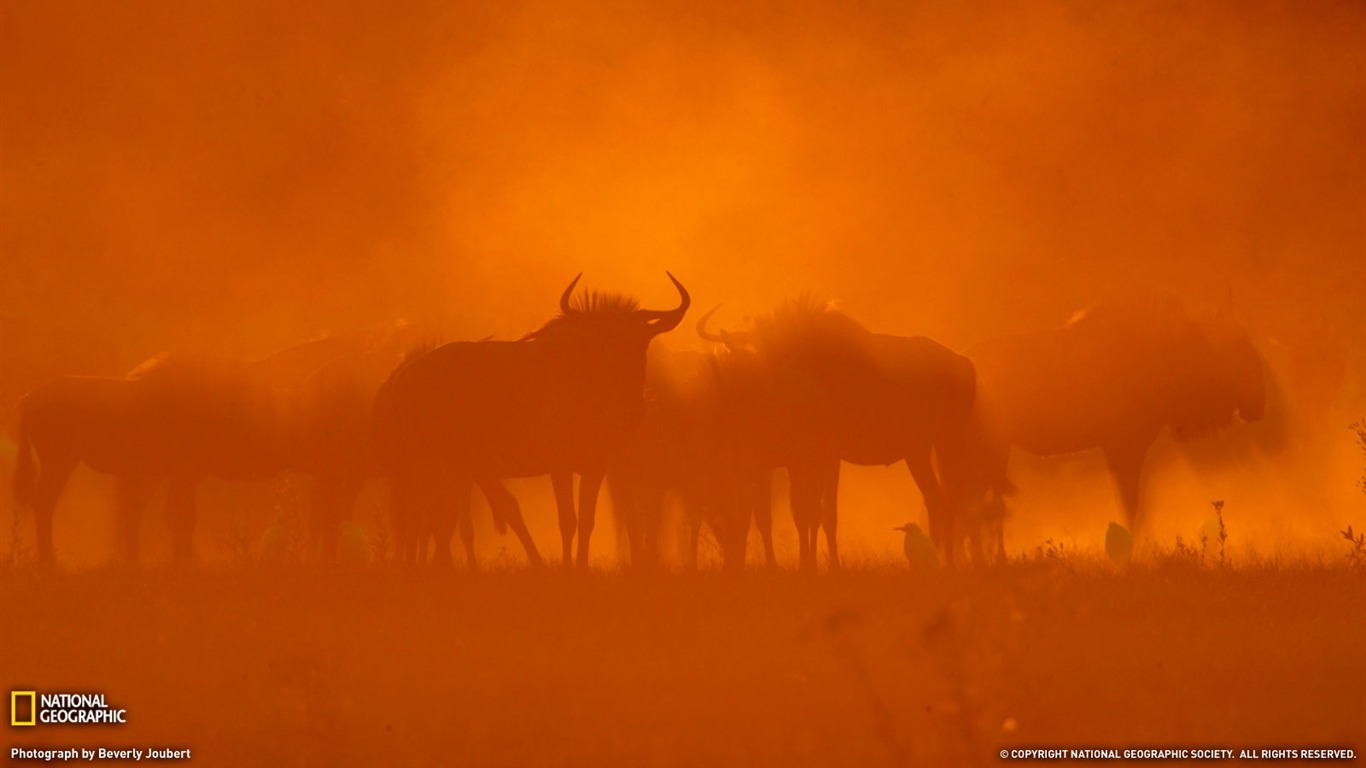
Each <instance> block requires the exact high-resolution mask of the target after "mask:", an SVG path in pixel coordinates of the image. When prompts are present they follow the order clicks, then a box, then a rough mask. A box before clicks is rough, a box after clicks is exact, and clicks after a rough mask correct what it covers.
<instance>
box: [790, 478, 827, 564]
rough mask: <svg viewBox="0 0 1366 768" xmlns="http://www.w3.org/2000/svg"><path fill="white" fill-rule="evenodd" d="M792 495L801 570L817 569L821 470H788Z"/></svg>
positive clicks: (793, 518) (793, 519)
mask: <svg viewBox="0 0 1366 768" xmlns="http://www.w3.org/2000/svg"><path fill="white" fill-rule="evenodd" d="M787 474H788V478H789V481H790V484H791V488H792V492H791V496H792V521H793V522H794V523H796V524H797V538H798V540H799V543H800V546H799V550H800V555H801V557H800V563H801V569H802V570H804V571H814V570H816V536H817V535H818V534H819V533H820V527H821V514H822V512H821V491H822V488H821V485H822V483H823V480H824V468H822V467H820V466H819V465H817V466H804V467H789V468H788V472H787Z"/></svg>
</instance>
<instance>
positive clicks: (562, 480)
mask: <svg viewBox="0 0 1366 768" xmlns="http://www.w3.org/2000/svg"><path fill="white" fill-rule="evenodd" d="M550 489H551V490H552V491H554V492H555V509H556V510H557V511H558V512H559V514H560V544H561V545H562V550H561V554H560V558H561V559H560V563H561V564H562V565H564V566H565V567H566V568H567V567H569V564H570V563H572V562H573V559H572V558H573V555H574V528H575V526H576V525H577V522H576V518H575V515H574V474H573V473H572V472H551V473H550Z"/></svg>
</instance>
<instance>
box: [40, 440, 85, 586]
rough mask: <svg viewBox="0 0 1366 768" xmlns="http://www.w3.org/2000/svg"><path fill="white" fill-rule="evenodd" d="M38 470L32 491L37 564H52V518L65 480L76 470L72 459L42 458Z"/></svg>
mask: <svg viewBox="0 0 1366 768" xmlns="http://www.w3.org/2000/svg"><path fill="white" fill-rule="evenodd" d="M41 461H42V465H41V466H40V467H39V470H38V484H37V487H35V488H34V490H33V497H32V498H33V523H34V531H35V532H36V533H37V536H38V562H40V563H48V564H50V563H52V562H54V561H55V560H56V552H55V550H53V548H52V516H53V514H54V512H55V511H56V509H57V499H59V498H61V496H62V490H63V489H64V488H66V483H67V480H69V479H71V473H72V471H74V470H75V469H76V462H75V460H72V459H67V458H65V457H62V458H53V457H48V456H43V457H42V459H41Z"/></svg>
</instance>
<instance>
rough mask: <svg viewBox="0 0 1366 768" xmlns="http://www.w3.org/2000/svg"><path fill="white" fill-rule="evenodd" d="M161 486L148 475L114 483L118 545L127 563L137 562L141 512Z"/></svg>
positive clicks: (123, 479)
mask: <svg viewBox="0 0 1366 768" xmlns="http://www.w3.org/2000/svg"><path fill="white" fill-rule="evenodd" d="M160 484H161V478H159V477H150V476H148V475H124V476H120V477H119V478H118V480H117V481H116V485H117V488H118V521H119V538H120V539H121V541H120V542H119V543H120V545H122V547H123V556H124V557H125V558H127V560H128V562H130V563H136V562H137V561H138V543H139V540H140V536H139V535H138V534H139V533H140V530H139V529H140V528H141V527H142V526H141V523H142V510H144V509H146V508H147V502H148V501H149V500H150V499H151V498H152V494H153V493H155V492H156V489H157V486H158V485H160Z"/></svg>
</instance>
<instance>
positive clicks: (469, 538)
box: [437, 480, 479, 570]
mask: <svg viewBox="0 0 1366 768" xmlns="http://www.w3.org/2000/svg"><path fill="white" fill-rule="evenodd" d="M454 485H455V488H454V492H453V495H452V498H451V508H452V510H453V511H454V513H455V526H456V529H457V530H459V531H460V543H461V544H463V545H464V547H465V565H466V566H468V567H469V569H470V570H474V569H475V568H476V567H478V565H479V561H478V560H477V559H476V558H475V554H474V516H473V515H472V514H470V502H471V499H470V494H472V493H474V483H473V482H472V481H469V480H460V481H457V482H456V483H455V484H454ZM437 552H438V553H439V552H441V542H440V541H438V542H437ZM446 555H447V557H449V556H450V547H449V546H447V547H446Z"/></svg>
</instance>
